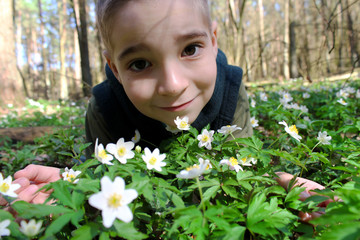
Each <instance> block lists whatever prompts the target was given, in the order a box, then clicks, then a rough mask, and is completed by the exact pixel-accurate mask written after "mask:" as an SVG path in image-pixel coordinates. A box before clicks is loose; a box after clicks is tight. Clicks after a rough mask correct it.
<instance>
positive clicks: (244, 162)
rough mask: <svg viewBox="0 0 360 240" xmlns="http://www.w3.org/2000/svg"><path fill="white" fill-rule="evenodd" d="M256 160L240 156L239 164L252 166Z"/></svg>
mask: <svg viewBox="0 0 360 240" xmlns="http://www.w3.org/2000/svg"><path fill="white" fill-rule="evenodd" d="M256 162H257V160H256V159H255V158H252V157H248V158H247V157H244V158H241V160H240V161H239V164H240V165H243V166H248V167H250V166H252V165H253V164H255V163H256Z"/></svg>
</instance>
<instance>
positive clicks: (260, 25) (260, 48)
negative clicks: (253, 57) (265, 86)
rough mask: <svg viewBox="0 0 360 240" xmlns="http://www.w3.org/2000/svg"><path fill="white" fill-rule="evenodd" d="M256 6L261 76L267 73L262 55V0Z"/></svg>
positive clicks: (263, 34)
mask: <svg viewBox="0 0 360 240" xmlns="http://www.w3.org/2000/svg"><path fill="white" fill-rule="evenodd" d="M258 8H259V11H258V12H259V60H260V66H261V75H262V77H263V78H265V77H266V75H267V65H266V61H265V59H264V56H263V52H264V45H265V44H264V42H265V32H264V6H263V1H262V0H258Z"/></svg>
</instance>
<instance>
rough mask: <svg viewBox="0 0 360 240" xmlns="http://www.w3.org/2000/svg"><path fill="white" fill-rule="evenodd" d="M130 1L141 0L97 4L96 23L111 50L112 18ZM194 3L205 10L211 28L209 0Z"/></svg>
mask: <svg viewBox="0 0 360 240" xmlns="http://www.w3.org/2000/svg"><path fill="white" fill-rule="evenodd" d="M130 1H139V0H98V2H97V5H96V25H97V28H98V30H99V32H100V36H101V39H102V41H103V43H104V45H105V48H106V49H107V50H109V51H111V50H112V46H111V41H110V38H111V31H112V29H113V26H112V23H113V22H114V21H111V20H112V18H113V17H114V16H115V15H116V13H117V11H119V10H120V9H121V8H122V7H124V5H125V4H127V3H128V2H130ZM150 1H151V0H150ZM193 1H194V3H195V4H196V5H197V6H198V7H200V9H201V10H202V11H203V12H204V15H205V16H206V18H207V19H208V24H209V28H210V29H211V18H210V10H209V4H208V0H193Z"/></svg>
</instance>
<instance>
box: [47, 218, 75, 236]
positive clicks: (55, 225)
mask: <svg viewBox="0 0 360 240" xmlns="http://www.w3.org/2000/svg"><path fill="white" fill-rule="evenodd" d="M74 213H75V212H71V213H66V214H64V215H61V216H60V217H58V218H56V219H55V221H52V222H51V224H50V225H49V226H47V227H46V231H45V237H48V236H50V235H55V234H56V233H58V232H60V230H61V229H62V228H63V227H64V226H65V225H66V224H68V223H69V222H70V220H71V218H72V217H73V215H74Z"/></svg>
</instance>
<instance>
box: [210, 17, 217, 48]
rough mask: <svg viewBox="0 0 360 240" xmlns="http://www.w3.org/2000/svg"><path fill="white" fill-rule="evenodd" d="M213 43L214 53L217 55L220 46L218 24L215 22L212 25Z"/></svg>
mask: <svg viewBox="0 0 360 240" xmlns="http://www.w3.org/2000/svg"><path fill="white" fill-rule="evenodd" d="M211 42H212V45H213V49H214V53H215V54H216V55H217V52H218V45H217V22H216V21H213V22H212V24H211Z"/></svg>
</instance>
